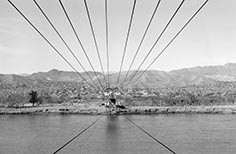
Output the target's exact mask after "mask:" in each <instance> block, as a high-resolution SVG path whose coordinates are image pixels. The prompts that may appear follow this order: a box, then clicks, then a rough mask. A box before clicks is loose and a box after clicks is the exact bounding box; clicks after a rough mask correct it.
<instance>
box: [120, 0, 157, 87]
mask: <svg viewBox="0 0 236 154" xmlns="http://www.w3.org/2000/svg"><path fill="white" fill-rule="evenodd" d="M160 2H161V0H158V2H157V4H156V7H155V9H154V11H153V13H152V16H151V18H150V20H149V23H148V25H147V27H146V30H145V32H144V34H143V36H142V39H141V41H140V43H139V45H138V48H137V50H136V52H135V55H134V57H133V59H132V62H131V64H130V66H129V69H128V71H127V73H126V75H125V78H124V80H123V82H122V83H124V81H126V79H127V77H128V75H129V72H130V70H131V68H132V66H133V64H134V61H135V59H136V57H137V55H138V53H139V51H140V48H141V45H142V44H143V41H144V38H145V37H146V34H147V32H148V30H149V27H150V25H151V23H152V20H153V18H154V16H155V15H156V12H157V9H158V7H159V5H160Z"/></svg>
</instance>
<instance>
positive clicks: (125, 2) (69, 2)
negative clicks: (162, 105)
mask: <svg viewBox="0 0 236 154" xmlns="http://www.w3.org/2000/svg"><path fill="white" fill-rule="evenodd" d="M12 2H13V3H14V4H15V5H16V6H17V7H18V8H19V9H20V10H21V11H22V12H23V13H24V15H25V16H27V17H28V18H29V19H30V20H31V21H32V23H33V24H34V25H35V26H36V27H37V28H38V29H39V30H40V32H42V34H44V35H45V37H46V38H47V39H48V40H50V42H51V43H52V44H53V45H54V46H55V47H56V48H57V49H58V51H60V53H61V54H62V55H64V56H65V57H66V59H67V60H68V61H70V62H71V64H72V65H73V66H74V67H75V68H76V69H77V70H78V71H79V72H83V70H82V68H81V67H80V66H79V64H78V63H77V62H76V60H75V59H74V58H73V56H72V55H71V54H70V52H69V51H68V50H67V48H66V47H65V45H64V44H63V42H62V41H61V40H60V38H59V37H58V36H57V34H56V33H55V32H54V31H53V29H52V27H50V25H49V24H48V22H47V21H46V19H45V18H44V17H43V15H42V14H41V13H40V11H39V9H38V8H37V7H36V5H35V4H34V2H33V1H32V0H12ZM37 2H38V4H39V5H40V6H41V7H42V9H43V10H44V11H45V13H46V14H47V15H48V17H49V19H50V20H51V21H52V23H53V24H54V25H55V27H56V28H57V29H58V31H59V32H60V33H61V35H62V36H63V38H64V39H65V40H66V42H67V43H68V45H69V46H70V48H71V49H72V50H73V51H74V53H75V55H76V56H77V57H78V59H79V60H80V62H81V64H82V65H83V66H84V68H85V69H86V70H88V71H91V70H92V69H91V67H90V65H89V63H88V61H87V59H86V57H85V55H84V53H83V51H82V50H81V47H80V45H79V44H78V42H77V40H76V37H75V35H74V33H73V31H72V29H71V27H70V25H69V23H68V21H67V19H66V17H65V15H64V13H63V11H62V8H61V7H60V4H59V1H58V0H50V1H48V0H38V1H37ZM62 2H63V4H64V6H65V8H66V10H67V11H68V14H69V16H70V18H71V20H72V23H73V24H74V27H75V29H76V31H77V33H78V35H79V37H80V39H81V41H82V43H83V45H84V47H85V50H86V52H87V54H88V56H89V57H90V59H91V62H92V64H93V66H94V68H95V70H96V71H100V72H101V67H100V64H99V60H98V55H97V52H96V50H95V45H94V42H93V37H92V33H91V29H90V27H89V22H88V18H87V15H86V10H85V6H84V3H83V0H62ZM87 2H88V7H89V11H90V15H91V19H92V23H93V26H94V31H95V36H96V39H97V43H98V49H99V52H100V55H101V59H102V64H103V67H104V70H105V72H107V67H106V66H107V61H106V60H107V57H106V44H105V43H106V33H105V12H104V0H87ZM203 2H204V0H186V1H185V2H184V4H183V6H182V8H181V10H180V11H179V12H178V14H177V15H176V17H175V18H174V20H173V22H172V23H171V24H170V26H169V27H168V29H167V30H166V32H165V33H164V35H163V36H162V38H161V39H160V41H159V42H158V43H157V45H156V46H155V48H154V49H153V51H152V52H151V54H150V56H149V57H148V59H147V60H146V61H145V63H144V65H143V66H142V67H141V69H145V68H146V67H147V66H148V65H149V64H150V62H151V61H152V60H153V59H154V58H155V56H157V55H158V53H159V52H160V51H161V50H162V49H163V48H164V47H165V45H166V44H167V43H168V42H169V41H170V40H171V38H172V37H173V36H174V35H175V34H176V33H177V32H178V30H180V28H181V27H182V26H183V25H184V24H185V22H186V21H187V20H188V19H189V18H190V17H191V16H192V15H193V14H194V13H195V11H196V10H197V9H198V8H199V7H200V5H201V4H202V3H203ZM156 3H157V0H137V3H136V8H135V12H134V18H133V22H132V26H131V31H130V36H129V40H128V44H127V50H126V54H125V58H124V65H123V68H122V70H123V71H125V70H128V68H129V66H130V63H131V60H132V58H133V56H134V54H135V52H136V50H137V47H138V44H139V42H140V41H141V38H142V36H143V34H144V31H145V28H146V26H147V24H148V22H149V20H150V18H151V15H152V12H153V10H154V8H155V5H156ZM180 3H181V0H162V1H161V2H160V6H159V8H158V10H157V13H156V15H155V17H154V19H153V22H152V24H151V26H150V29H149V31H148V33H147V35H146V37H145V39H144V42H143V44H142V46H141V48H140V52H139V54H138V56H137V58H136V61H135V63H134V65H133V67H132V69H133V70H134V69H137V68H138V66H139V65H140V63H141V62H142V60H143V58H144V56H145V55H146V54H147V52H148V51H149V50H150V48H151V46H152V45H153V43H154V42H155V40H156V39H157V37H158V36H159V34H160V33H161V31H162V29H163V28H164V26H165V25H166V24H167V22H168V20H169V19H170V17H171V15H172V14H173V13H174V11H175V9H176V8H177V7H178V5H179V4H180ZM132 5H133V0H108V31H109V41H108V42H109V44H108V45H109V48H108V51H109V71H110V72H118V71H119V67H120V64H121V59H122V54H123V51H124V46H125V39H126V35H127V30H128V25H129V20H130V15H131V10H132ZM235 16H236V1H235V0H224V1H222V0H209V2H208V4H207V5H206V6H205V7H204V8H203V10H202V11H201V12H200V13H199V14H198V15H197V16H196V18H195V19H194V20H193V21H192V22H191V23H190V24H189V25H188V27H187V28H186V29H185V30H184V31H183V33H181V34H180V36H179V37H178V38H177V39H176V41H174V42H173V43H172V44H171V46H170V47H169V48H168V49H167V50H166V51H165V52H164V53H163V54H162V55H161V56H160V58H159V59H158V60H157V61H156V62H155V63H154V65H152V67H150V69H152V70H163V71H170V70H175V69H181V68H187V67H195V66H209V65H224V64H226V63H236V52H235V51H236V43H235V42H236V18H235ZM51 69H59V70H65V71H72V69H71V67H70V66H69V65H67V64H66V63H65V62H64V61H63V59H62V58H61V57H59V56H58V55H57V54H56V52H55V51H54V50H53V49H52V48H51V47H50V46H49V45H48V44H47V43H46V42H45V41H44V40H43V39H42V38H41V37H40V35H39V34H38V33H37V32H36V31H34V29H33V28H32V27H31V26H30V25H29V24H28V23H27V22H26V21H25V20H24V19H23V18H22V17H21V16H20V14H19V13H17V11H16V10H15V9H14V8H13V7H12V6H11V5H10V4H9V3H8V1H7V0H1V1H0V73H3V74H8V73H13V74H22V73H34V72H39V71H41V72H45V71H49V70H51Z"/></svg>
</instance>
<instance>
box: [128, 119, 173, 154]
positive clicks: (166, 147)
mask: <svg viewBox="0 0 236 154" xmlns="http://www.w3.org/2000/svg"><path fill="white" fill-rule="evenodd" d="M126 118H127V119H128V120H129V121H130V122H131V123H132V124H133V125H134V126H135V127H137V128H138V129H140V130H141V131H142V132H144V133H145V134H147V135H148V136H149V137H151V138H152V139H153V140H154V141H156V142H157V143H158V144H160V145H162V146H163V147H164V148H165V149H167V150H168V151H169V152H171V153H173V154H176V152H175V151H174V150H172V149H171V148H170V147H169V146H167V145H166V144H165V143H163V142H161V141H160V140H158V139H157V138H155V137H154V136H152V135H151V134H150V133H148V132H147V131H146V130H144V129H143V128H142V127H140V126H138V125H137V124H136V123H135V122H134V121H132V120H130V119H129V118H128V117H127V116H126Z"/></svg>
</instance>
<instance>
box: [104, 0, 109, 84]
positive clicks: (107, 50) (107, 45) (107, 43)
mask: <svg viewBox="0 0 236 154" xmlns="http://www.w3.org/2000/svg"><path fill="white" fill-rule="evenodd" d="M107 12H108V11H107V0H105V20H106V53H107V86H108V87H110V81H109V74H110V73H109V42H108V40H109V35H108V32H109V31H108V17H107V14H108V13H107Z"/></svg>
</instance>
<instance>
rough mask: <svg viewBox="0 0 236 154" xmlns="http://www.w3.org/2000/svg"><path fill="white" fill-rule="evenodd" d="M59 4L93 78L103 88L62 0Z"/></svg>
mask: <svg viewBox="0 0 236 154" xmlns="http://www.w3.org/2000/svg"><path fill="white" fill-rule="evenodd" d="M59 3H60V5H61V7H62V9H63V12H64V14H65V16H66V18H67V20H68V22H69V24H70V26H71V28H72V30H73V32H74V34H75V36H76V39H77V41H78V43H79V44H80V47H81V49H82V51H83V53H84V55H85V56H86V58H87V60H88V62H89V65H90V67H91V68H92V70H93V73H94V74H95V76H96V77H97V79H98V82H99V84H100V86H101V87H102V88H103V85H102V83H101V81H100V79H99V78H98V75H97V72H96V71H95V69H94V67H93V64H92V63H91V60H90V58H89V56H88V54H87V52H86V51H85V48H84V46H83V44H82V42H81V40H80V38H79V36H78V34H77V32H76V30H75V28H74V26H73V23H72V21H71V19H70V17H69V15H68V13H67V11H66V9H65V7H64V5H63V3H62V0H59Z"/></svg>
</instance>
